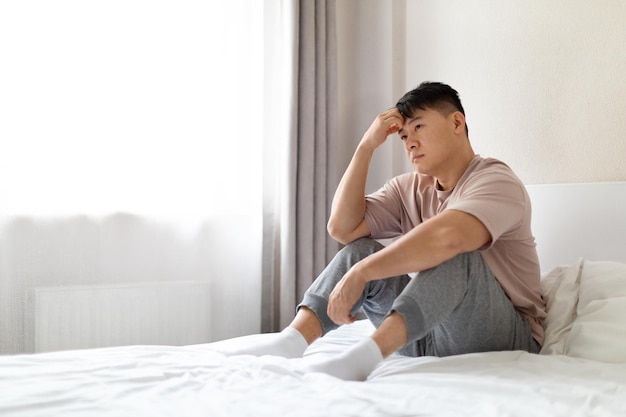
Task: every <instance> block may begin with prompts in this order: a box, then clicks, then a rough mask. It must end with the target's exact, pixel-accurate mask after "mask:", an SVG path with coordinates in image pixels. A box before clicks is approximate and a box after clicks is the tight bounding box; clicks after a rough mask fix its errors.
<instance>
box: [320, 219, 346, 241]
mask: <svg viewBox="0 0 626 417" xmlns="http://www.w3.org/2000/svg"><path fill="white" fill-rule="evenodd" d="M326 230H327V231H328V234H329V235H330V237H332V238H333V239H335V240H336V241H337V242H339V243H341V244H342V245H347V244H348V243H350V242H351V240H350V237H349V234H348V233H346V231H345V230H343V229H342V228H340V227H338V225H337V224H336V223H335V222H333V221H332V220H329V221H328V224H327V225H326Z"/></svg>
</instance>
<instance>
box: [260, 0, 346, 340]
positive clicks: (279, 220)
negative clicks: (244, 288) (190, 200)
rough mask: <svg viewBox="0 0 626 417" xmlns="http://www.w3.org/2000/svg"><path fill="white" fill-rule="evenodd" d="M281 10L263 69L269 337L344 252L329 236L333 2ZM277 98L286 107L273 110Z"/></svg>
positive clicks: (291, 4)
mask: <svg viewBox="0 0 626 417" xmlns="http://www.w3.org/2000/svg"><path fill="white" fill-rule="evenodd" d="M279 3H280V4H279V5H278V6H276V5H275V6H274V7H275V8H274V9H272V7H271V6H270V7H268V9H266V13H267V15H266V25H268V24H269V23H270V21H271V22H272V24H270V26H269V29H268V30H266V44H268V45H272V44H273V45H274V46H275V48H273V50H274V51H277V50H279V51H281V52H280V53H278V54H277V55H275V56H272V57H270V64H269V66H268V65H266V67H265V71H266V82H267V86H269V87H268V88H270V89H271V90H272V95H271V96H270V97H269V98H267V99H266V100H270V102H269V103H268V102H267V101H266V107H265V109H266V113H267V114H266V116H265V120H266V125H271V126H272V129H268V128H267V126H266V129H265V134H266V137H265V138H264V139H265V146H266V149H265V151H264V162H265V167H264V186H266V187H268V188H267V189H266V190H265V196H264V239H265V242H264V252H263V294H262V320H261V323H262V331H264V332H269V331H278V330H280V329H281V328H283V327H285V326H286V325H287V324H288V323H289V322H290V320H291V319H292V317H293V315H294V312H295V306H296V303H297V302H298V301H299V300H300V299H301V298H302V295H303V294H304V291H305V290H306V289H307V288H308V286H309V285H310V284H311V283H312V282H313V280H314V279H315V277H316V276H317V275H318V274H319V273H320V272H321V271H322V269H323V268H324V266H325V265H326V263H327V262H328V261H329V260H330V258H331V257H332V256H333V255H334V253H335V252H336V251H337V249H338V244H337V243H336V242H334V240H332V239H331V238H330V237H329V236H328V234H327V232H326V222H327V219H328V215H329V211H330V204H331V200H332V196H333V194H334V190H335V188H336V186H337V181H338V179H337V160H336V157H335V153H334V152H333V149H334V147H335V146H336V145H335V142H336V140H337V135H336V119H335V117H336V113H337V93H336V92H337V85H336V84H337V41H336V28H335V16H336V10H335V1H334V0H315V1H306V0H299V1H298V0H292V1H282V2H279ZM266 4H267V3H266ZM280 39H283V40H284V39H286V41H282V42H284V43H282V44H281V43H280V42H281V41H280ZM277 44H278V45H277ZM276 46H278V48H276ZM266 58H267V57H266ZM284 71H287V73H284ZM266 96H267V94H266ZM276 97H280V98H282V99H283V101H282V102H283V103H288V105H287V107H286V108H282V107H281V106H280V104H278V105H274V106H272V105H271V104H272V103H271V100H274V99H275V98H276ZM268 104H269V106H268ZM277 111H278V112H279V114H276V113H277ZM268 147H269V148H270V149H268ZM272 150H274V152H272ZM280 150H283V152H284V153H281V151H280ZM277 154H278V155H279V156H278V159H279V160H278V161H277Z"/></svg>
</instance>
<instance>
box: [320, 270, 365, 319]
mask: <svg viewBox="0 0 626 417" xmlns="http://www.w3.org/2000/svg"><path fill="white" fill-rule="evenodd" d="M357 265H358V264H357ZM357 265H355V266H353V267H352V268H350V270H349V271H348V272H346V274H345V275H344V276H343V278H341V280H340V281H339V282H338V283H337V285H336V286H335V288H334V289H333V291H332V292H331V293H330V297H329V298H328V312H327V313H328V317H330V319H331V320H332V321H333V322H334V323H335V324H339V325H342V324H350V323H352V322H354V320H355V318H354V316H352V315H351V314H350V310H351V309H352V307H353V306H354V304H356V302H357V301H358V300H359V298H360V297H361V295H362V294H363V290H364V289H365V280H364V279H363V277H362V276H361V274H359V272H358V268H355V267H356V266H357Z"/></svg>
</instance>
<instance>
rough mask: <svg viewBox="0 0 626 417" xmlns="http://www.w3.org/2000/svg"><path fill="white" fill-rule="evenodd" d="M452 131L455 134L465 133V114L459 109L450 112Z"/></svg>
mask: <svg viewBox="0 0 626 417" xmlns="http://www.w3.org/2000/svg"><path fill="white" fill-rule="evenodd" d="M451 116H452V123H453V126H454V132H455V133H457V134H461V133H465V116H464V115H463V113H461V112H460V111H455V112H454V113H452V114H451Z"/></svg>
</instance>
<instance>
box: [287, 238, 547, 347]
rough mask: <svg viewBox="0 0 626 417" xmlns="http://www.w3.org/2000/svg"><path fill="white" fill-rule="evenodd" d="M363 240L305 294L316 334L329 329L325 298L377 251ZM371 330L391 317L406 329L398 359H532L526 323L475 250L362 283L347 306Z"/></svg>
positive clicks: (373, 244)
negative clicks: (515, 353) (488, 355)
mask: <svg viewBox="0 0 626 417" xmlns="http://www.w3.org/2000/svg"><path fill="white" fill-rule="evenodd" d="M383 247H384V246H383V245H381V244H380V243H379V242H377V241H375V240H373V239H369V238H363V239H359V240H356V241H354V242H352V243H351V244H349V245H347V246H346V247H344V248H343V249H342V250H341V251H340V252H339V253H338V254H337V255H336V256H335V257H334V258H333V260H332V261H331V262H330V263H329V264H328V266H327V267H326V268H325V269H324V271H322V273H321V274H320V275H319V276H318V277H317V279H316V280H315V282H314V283H313V284H312V285H311V287H310V288H309V289H308V290H307V291H306V293H305V295H304V298H303V300H302V302H301V303H300V305H299V306H298V308H300V307H301V306H306V307H308V308H309V309H311V310H312V311H313V312H314V313H315V314H316V315H317V317H318V318H319V320H320V322H321V323H322V327H323V329H324V334H325V333H327V332H329V331H330V330H333V329H335V328H337V325H336V324H335V323H333V322H332V321H331V320H330V318H329V317H328V315H327V308H328V297H329V295H330V293H331V291H332V290H333V288H334V287H335V285H336V284H337V282H339V280H340V279H341V278H342V277H343V275H344V274H345V273H346V272H347V271H348V269H350V268H351V267H352V265H354V264H355V263H357V262H358V261H360V260H361V259H363V258H365V257H367V256H369V255H371V254H372V253H374V252H376V251H378V250H380V249H382V248H383ZM360 309H362V310H363V312H364V313H365V314H366V315H367V317H368V318H369V319H370V321H371V322H372V323H373V324H374V326H376V327H378V326H380V324H381V323H382V321H383V320H384V318H385V317H386V316H387V315H388V314H390V313H391V312H392V311H396V312H397V313H399V314H400V315H401V316H402V317H403V318H404V321H405V323H406V326H407V332H408V343H407V344H406V345H405V346H404V347H403V348H402V349H401V350H400V351H399V353H401V354H403V355H406V356H449V355H458V354H462V353H470V352H485V351H498V350H525V351H528V352H531V353H537V352H539V350H540V346H539V344H538V343H537V342H536V341H535V340H534V339H533V337H532V334H531V331H530V325H529V323H528V321H527V320H526V319H525V318H524V317H523V316H522V315H521V314H520V313H519V312H518V311H517V310H516V309H515V308H514V307H513V304H512V303H511V300H510V299H509V298H508V297H507V296H506V294H505V293H504V291H503V290H502V287H500V284H499V283H498V281H497V280H496V279H495V277H494V276H493V273H492V272H491V271H490V269H489V267H488V266H487V264H486V263H485V261H484V260H483V257H482V255H481V254H480V253H479V252H468V253H464V254H461V255H458V256H456V257H454V258H452V259H450V260H448V261H446V262H444V263H442V264H440V265H438V266H436V267H434V268H432V269H429V270H426V271H422V272H420V273H419V274H418V275H417V276H416V277H415V278H411V277H409V276H408V275H402V276H398V277H392V278H387V279H381V280H376V281H371V282H369V283H368V284H367V285H366V287H365V291H364V292H363V295H362V296H361V298H360V299H359V300H358V301H357V303H356V304H355V305H354V307H353V308H352V311H351V313H352V314H353V315H354V314H356V313H357V312H358V311H359V310H360Z"/></svg>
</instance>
